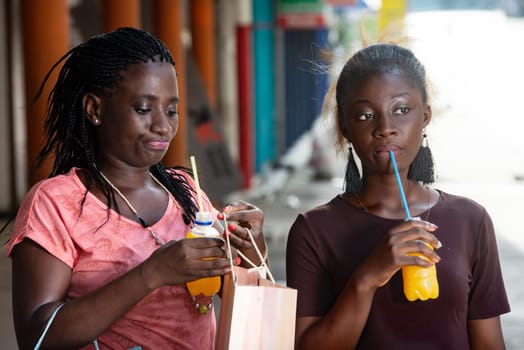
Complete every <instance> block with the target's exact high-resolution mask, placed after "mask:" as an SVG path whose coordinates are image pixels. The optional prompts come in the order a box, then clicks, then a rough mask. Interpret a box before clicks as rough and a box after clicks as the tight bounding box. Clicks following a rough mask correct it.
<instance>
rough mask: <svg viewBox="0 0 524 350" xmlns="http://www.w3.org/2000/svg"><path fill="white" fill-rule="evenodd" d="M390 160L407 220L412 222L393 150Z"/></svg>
mask: <svg viewBox="0 0 524 350" xmlns="http://www.w3.org/2000/svg"><path fill="white" fill-rule="evenodd" d="M389 158H390V159H391V164H393V170H394V171H395V177H396V178H397V185H398V189H399V191H400V197H401V198H402V204H403V205H404V211H405V212H406V220H411V214H410V213H409V208H408V201H407V200H406V195H405V194H404V188H403V187H402V182H401V181H400V174H399V173H398V168H397V162H396V161H395V155H394V154H393V151H392V150H389Z"/></svg>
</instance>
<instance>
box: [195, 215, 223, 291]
mask: <svg viewBox="0 0 524 350" xmlns="http://www.w3.org/2000/svg"><path fill="white" fill-rule="evenodd" d="M212 224H213V221H212V219H211V213H210V212H205V211H199V212H197V213H196V220H195V225H194V226H193V227H192V228H191V230H189V232H188V233H187V235H186V238H198V237H218V238H220V237H221V236H220V233H219V232H218V231H217V230H216V229H215V228H214V227H213V226H212ZM186 286H187V289H188V290H189V293H190V294H191V295H192V296H193V297H196V296H197V295H200V294H203V295H205V296H208V297H210V296H213V294H216V293H217V292H218V291H219V290H220V276H214V277H205V278H201V279H198V280H195V281H191V282H187V283H186Z"/></svg>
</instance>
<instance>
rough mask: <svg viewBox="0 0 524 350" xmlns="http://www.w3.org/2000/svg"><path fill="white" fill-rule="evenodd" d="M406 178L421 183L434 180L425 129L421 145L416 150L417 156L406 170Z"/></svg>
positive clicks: (428, 182)
mask: <svg viewBox="0 0 524 350" xmlns="http://www.w3.org/2000/svg"><path fill="white" fill-rule="evenodd" d="M408 179H411V180H415V181H420V182H422V183H423V184H430V183H433V182H435V171H434V163H433V155H432V154H431V149H430V148H429V145H428V136H427V135H426V130H425V129H424V132H423V134H422V145H421V146H420V149H419V150H418V153H417V156H416V157H415V160H413V163H411V166H410V167H409V171H408Z"/></svg>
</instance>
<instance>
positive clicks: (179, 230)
mask: <svg viewBox="0 0 524 350" xmlns="http://www.w3.org/2000/svg"><path fill="white" fill-rule="evenodd" d="M61 63H63V67H62V68H61V69H60V73H59V77H58V80H57V82H56V84H55V85H54V87H53V89H52V92H51V94H50V96H49V99H48V111H47V117H46V124H45V127H46V132H47V139H46V143H45V145H44V147H43V149H42V150H41V152H40V154H39V156H38V158H37V164H39V163H41V162H42V161H43V160H45V159H47V158H49V157H53V158H54V165H53V168H52V171H51V174H50V175H49V178H48V179H45V180H43V181H40V182H39V183H37V184H36V185H34V186H33V187H32V188H31V190H30V191H29V192H28V194H27V195H26V197H25V198H24V200H23V202H22V204H21V206H20V209H19V211H18V214H17V217H16V219H15V223H14V227H13V234H12V237H11V240H10V242H9V245H8V254H9V256H10V257H11V258H12V266H13V313H14V323H15V329H16V334H17V340H18V344H19V346H20V348H21V349H31V348H33V347H34V346H35V344H37V342H38V346H42V347H43V348H46V349H53V348H61V349H62V348H83V347H85V348H93V347H99V348H101V349H130V348H140V347H143V348H150V349H212V348H213V341H214V332H215V315H214V311H213V309H211V311H210V312H206V310H209V309H210V308H211V306H212V298H211V297H205V296H202V295H199V296H197V297H193V296H191V295H190V294H189V293H188V290H187V289H186V286H185V284H186V282H188V281H192V280H195V279H198V278H202V277H209V276H217V275H224V274H227V273H228V272H229V271H230V269H231V266H230V264H229V260H228V259H227V258H226V252H225V249H224V248H225V247H224V241H223V240H222V239H218V238H199V239H184V237H185V235H186V233H187V232H188V230H189V228H190V225H191V224H192V223H193V222H194V221H195V213H196V212H197V210H198V208H197V205H196V203H198V201H197V198H196V192H195V185H194V182H193V179H192V178H191V176H190V174H189V172H188V171H187V170H186V169H184V168H182V167H175V168H166V167H164V166H163V165H162V163H161V160H162V158H163V156H164V155H165V153H166V151H167V149H168V146H169V144H170V142H171V140H172V139H173V137H174V136H175V133H176V130H177V127H178V112H177V107H178V86H177V80H176V72H175V64H174V61H173V58H172V57H171V54H170V53H169V51H168V49H167V48H166V47H165V45H164V44H163V43H162V42H161V41H159V40H158V39H157V38H155V37H153V36H152V35H150V34H149V33H147V32H145V31H142V30H138V29H133V28H120V29H117V30H115V31H113V32H110V33H105V34H101V35H98V36H95V37H92V38H90V39H89V40H87V41H86V42H84V43H82V44H80V45H78V46H76V47H74V48H73V49H71V50H70V51H69V52H68V53H67V54H65V55H64V56H63V57H62V58H61V59H60V60H59V61H58V62H57V63H56V64H55V66H53V67H52V68H51V70H50V72H49V73H48V75H47V77H46V78H45V79H44V82H43V84H42V87H43V86H44V85H45V83H46V81H47V79H48V77H49V75H50V74H51V73H52V71H53V70H54V69H55V68H56V67H57V66H58V65H59V64H61ZM38 95H40V93H39V94H38ZM202 203H203V207H204V208H200V209H202V210H206V211H209V212H211V213H212V214H214V215H215V216H216V215H217V214H218V211H217V210H216V209H214V208H213V206H212V205H211V203H210V201H209V199H208V198H207V196H206V195H205V193H203V194H202ZM224 214H225V215H227V217H228V220H230V221H233V222H236V224H232V225H230V227H229V230H230V239H231V243H232V244H233V245H234V246H235V247H236V248H238V249H239V250H241V251H242V253H243V254H244V255H245V256H247V257H248V258H252V260H253V261H258V259H257V258H256V256H257V255H256V254H255V252H254V251H253V246H252V245H251V243H250V241H249V238H248V234H247V230H246V229H245V228H244V227H250V228H251V231H252V233H253V235H254V236H255V239H256V240H257V242H258V243H259V246H260V247H261V248H262V249H263V250H267V247H266V246H265V244H264V237H263V233H262V221H263V213H262V212H261V211H260V210H259V209H258V208H256V207H254V206H253V205H250V204H249V203H246V202H242V201H239V202H237V203H234V204H232V205H230V206H228V207H227V209H226V210H225V213H224ZM215 225H216V226H220V225H219V224H218V223H217V222H215ZM218 228H219V230H222V231H220V232H223V229H222V228H221V227H218ZM206 258H212V259H206ZM202 305H205V306H206V307H204V308H202V307H199V308H198V307H195V306H202ZM56 310H59V312H57V311H56ZM199 311H200V312H199ZM52 317H54V318H52ZM49 319H52V322H48V320H49ZM48 324H49V325H50V326H49V328H48V329H47V332H46V333H44V334H45V337H42V334H43V332H42V330H43V329H44V328H45V326H46V325H48Z"/></svg>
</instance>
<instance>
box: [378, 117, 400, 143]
mask: <svg viewBox="0 0 524 350" xmlns="http://www.w3.org/2000/svg"><path fill="white" fill-rule="evenodd" d="M396 133H397V129H396V127H395V123H394V121H393V118H392V116H389V115H387V114H382V115H380V116H378V117H376V118H375V130H374V136H375V137H378V138H386V137H390V136H392V135H395V134H396Z"/></svg>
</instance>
